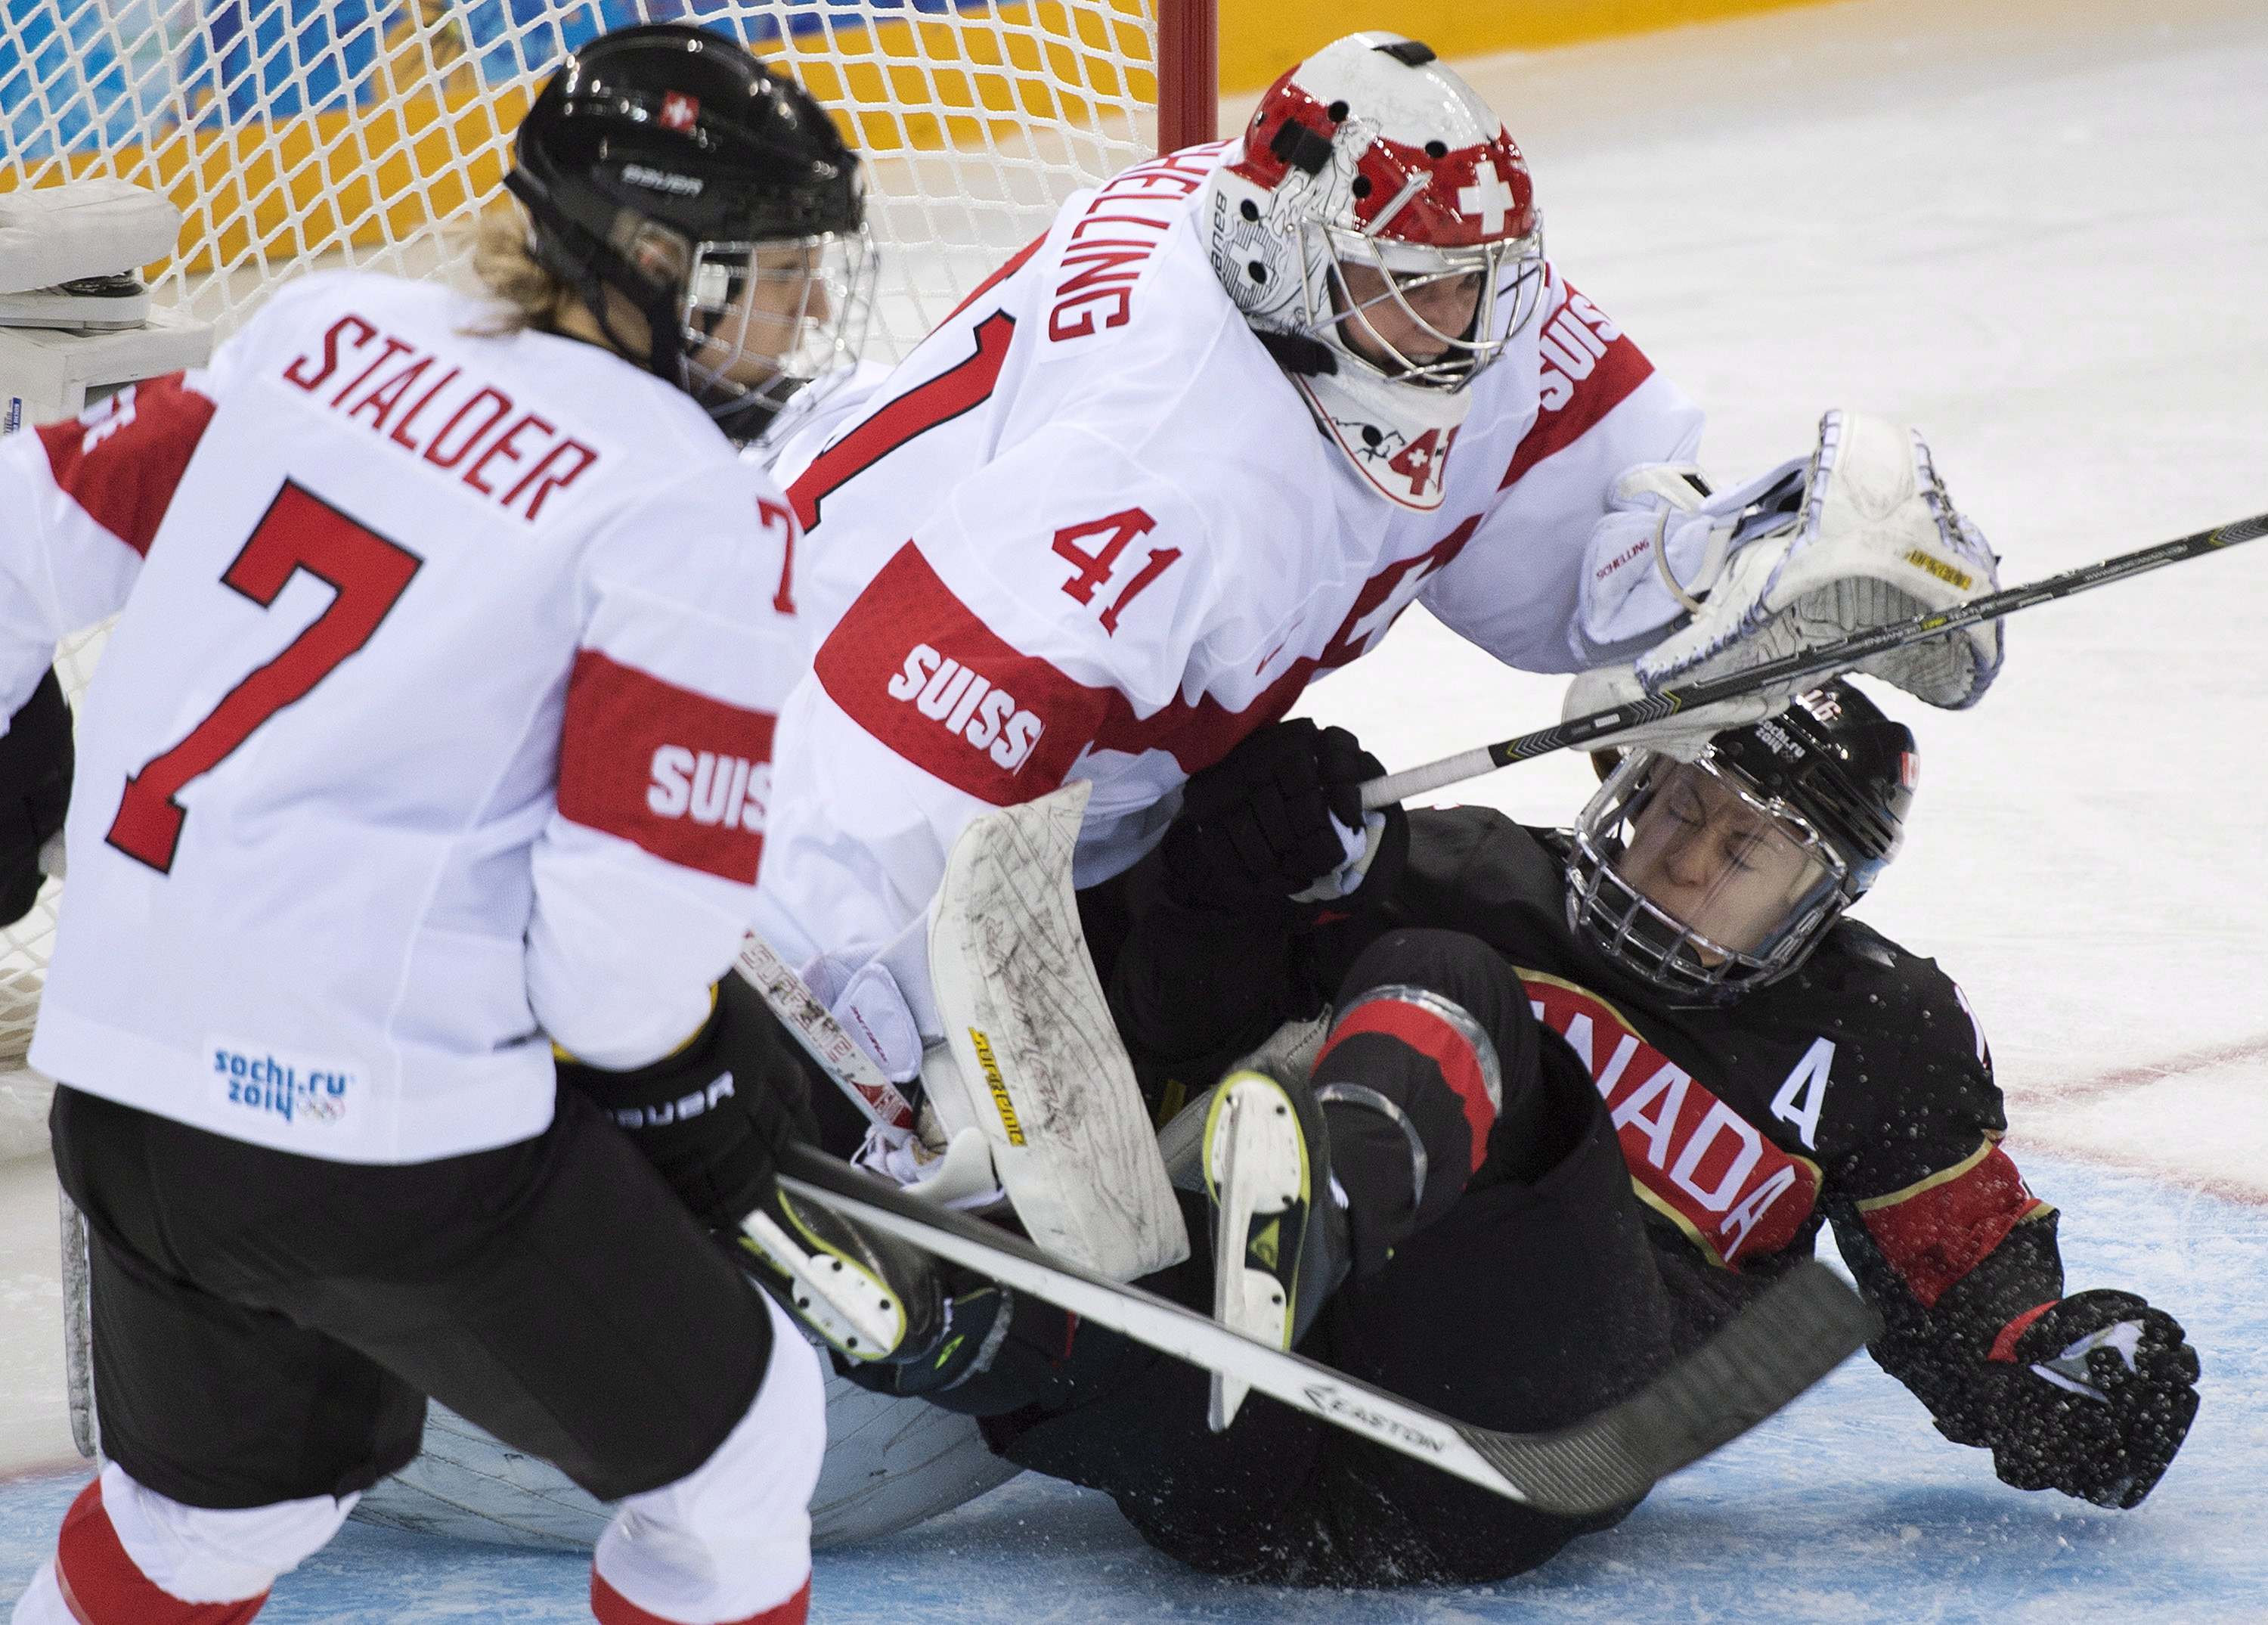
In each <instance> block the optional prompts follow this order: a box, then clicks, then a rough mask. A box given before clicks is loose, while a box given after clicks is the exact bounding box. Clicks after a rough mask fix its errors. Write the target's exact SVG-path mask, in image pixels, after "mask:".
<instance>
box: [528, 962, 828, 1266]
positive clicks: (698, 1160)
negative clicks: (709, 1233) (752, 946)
mask: <svg viewBox="0 0 2268 1625" xmlns="http://www.w3.org/2000/svg"><path fill="white" fill-rule="evenodd" d="M791 1042H792V1040H791V1039H789V1038H788V1037H787V1036H786V1034H784V1032H782V1031H781V1030H780V1026H779V1023H778V1022H777V1021H776V1020H774V1019H773V1016H772V1013H771V1012H770V1010H769V1009H767V1008H764V1001H763V995H762V994H761V993H758V992H757V991H756V990H755V988H753V987H751V986H748V985H747V982H745V981H743V980H742V979H740V977H738V976H730V975H728V976H726V977H725V979H724V980H723V981H721V982H719V983H718V985H717V1008H715V1009H714V1010H712V1011H711V1013H710V1016H709V1019H708V1021H707V1022H706V1023H703V1026H702V1028H701V1030H700V1031H699V1032H697V1033H696V1034H695V1035H694V1036H693V1038H691V1039H690V1040H689V1042H688V1043H687V1044H686V1045H685V1046H684V1047H683V1048H682V1049H680V1050H678V1051H677V1052H676V1053H674V1054H670V1055H665V1056H663V1057H662V1058H661V1059H660V1060H657V1061H655V1062H653V1063H652V1065H650V1066H644V1067H636V1068H634V1069H633V1070H630V1071H628V1072H607V1071H602V1070H601V1069H600V1068H599V1067H587V1066H585V1065H583V1064H582V1063H581V1062H579V1061H567V1060H563V1061H562V1062H561V1063H560V1066H559V1081H560V1082H562V1083H563V1084H565V1085H566V1086H567V1087H568V1088H570V1089H577V1090H579V1091H580V1092H582V1093H583V1094H585V1095H587V1096H589V1097H591V1099H593V1101H595V1102H597V1103H598V1105H599V1107H600V1110H601V1111H603V1112H606V1114H607V1115H608V1117H611V1118H612V1119H615V1122H616V1123H618V1124H620V1125H621V1126H622V1129H623V1131H624V1132H625V1133H627V1134H629V1135H630V1138H631V1139H632V1140H634V1141H637V1147H638V1149H640V1150H641V1151H643V1152H644V1153H645V1156H646V1160H647V1161H648V1162H651V1163H652V1164H653V1165H654V1168H655V1169H656V1170H657V1171H659V1173H660V1175H661V1177H662V1178H665V1179H666V1180H667V1181H669V1185H670V1188H671V1189H673V1190H674V1191H675V1192H676V1193H678V1195H679V1196H680V1197H681V1198H682V1199H683V1200H684V1202H685V1205H686V1206H687V1207H689V1208H691V1209H693V1212H694V1214H695V1215H696V1217H698V1218H699V1219H700V1220H701V1221H702V1222H703V1223H705V1224H707V1225H708V1226H709V1227H710V1228H711V1229H712V1230H726V1231H733V1230H739V1229H740V1221H741V1220H742V1219H743V1218H745V1217H747V1215H749V1214H750V1213H753V1212H754V1211H755V1209H756V1208H759V1207H761V1206H762V1205H764V1204H765V1203H766V1202H767V1201H768V1200H770V1197H771V1194H772V1190H773V1186H772V1175H773V1173H774V1172H775V1171H776V1170H777V1155H778V1148H779V1146H780V1145H781V1144H782V1143H783V1142H784V1141H787V1140H790V1139H799V1140H806V1141H808V1140H815V1139H817V1138H818V1134H819V1126H818V1123H817V1121H816V1120H815V1119H814V1118H813V1116H812V1112H811V1095H810V1090H809V1088H808V1086H807V1085H806V1082H805V1077H804V1073H803V1068H802V1067H799V1065H798V1064H797V1063H796V1060H795V1058H794V1056H793V1055H792V1053H789V1049H788V1045H789V1044H790V1043H791Z"/></svg>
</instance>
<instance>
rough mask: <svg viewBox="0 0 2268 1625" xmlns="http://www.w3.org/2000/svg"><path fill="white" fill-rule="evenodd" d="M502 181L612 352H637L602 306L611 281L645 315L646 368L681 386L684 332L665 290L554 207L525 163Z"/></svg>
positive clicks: (633, 356)
mask: <svg viewBox="0 0 2268 1625" xmlns="http://www.w3.org/2000/svg"><path fill="white" fill-rule="evenodd" d="M504 185H505V187H506V188H509V189H510V191H511V192H512V196H515V197H517V198H519V201H520V202H521V203H524V204H525V205H527V211H528V213H529V214H530V215H532V216H534V219H535V223H536V227H537V232H538V237H539V240H540V241H541V245H542V247H543V249H544V250H545V251H546V257H548V258H549V259H551V260H552V261H553V264H552V266H551V269H552V270H554V271H556V272H557V273H559V274H560V275H561V276H563V277H565V278H566V280H567V283H568V284H569V285H570V286H571V288H573V290H574V292H575V297H576V298H577V299H580V300H581V301H582V302H583V307H584V308H585V309H586V310H588V311H589V312H590V313H591V317H592V320H593V321H596V322H597V323H598V324H599V331H600V332H601V333H603V334H605V335H606V336H607V342H608V343H610V344H612V345H613V346H614V347H615V351H617V352H618V353H620V354H622V355H623V356H626V357H629V358H631V359H634V360H635V359H639V357H638V354H637V349H636V348H635V347H634V346H633V345H631V344H630V343H628V342H627V341H625V340H624V339H623V337H622V335H621V334H619V333H617V332H615V325H614V322H613V321H612V319H611V314H610V313H609V311H608V306H609V304H610V303H611V301H610V300H609V299H608V298H607V290H608V288H609V287H611V288H613V289H614V290H615V292H618V293H620V294H621V295H622V297H623V298H624V299H628V300H629V301H630V305H631V307H633V308H634V309H636V310H637V313H638V314H640V315H642V316H644V318H645V321H646V331H647V336H648V342H647V345H646V352H645V355H644V358H643V359H644V363H645V368H646V371H648V372H650V373H652V374H653V375H654V376H655V377H656V378H659V379H660V380H662V381H663V382H664V383H666V384H669V385H670V386H672V387H673V388H684V384H685V380H684V366H683V365H682V362H683V357H684V336H683V334H681V332H680V331H679V330H678V328H679V317H678V314H677V309H676V306H675V305H674V302H673V301H672V300H671V299H670V297H669V295H668V294H667V293H666V292H659V293H658V292H656V290H655V288H654V285H653V284H652V282H651V281H649V280H648V279H647V278H646V277H644V276H643V275H642V274H641V273H640V272H639V271H638V270H637V268H636V267H635V266H633V265H631V264H630V262H629V261H628V260H626V259H624V258H623V257H622V254H621V252H620V251H619V250H617V249H616V248H615V246H614V245H613V244H612V243H610V242H608V241H607V240H605V239H604V238H602V237H600V236H599V235H598V234H597V233H595V232H593V231H591V230H589V229H588V228H586V227H585V225H583V224H582V222H581V221H579V220H577V219H576V218H573V217H572V216H571V215H570V214H568V213H567V212H566V211H564V210H563V209H560V208H558V207H557V206H556V203H554V201H553V199H552V198H551V196H550V194H549V189H548V188H545V187H544V186H543V185H542V183H541V181H537V180H535V179H534V177H532V176H531V175H529V174H527V171H526V170H525V169H514V170H512V172H511V173H510V174H506V175H505V176H504Z"/></svg>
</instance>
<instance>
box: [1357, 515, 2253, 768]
mask: <svg viewBox="0 0 2268 1625" xmlns="http://www.w3.org/2000/svg"><path fill="white" fill-rule="evenodd" d="M2261 536H2268V513H2256V514H2254V515H2253V516H2252V517H2251V518H2250V519H2240V520H2238V521H2236V522H2235V523H2234V524H2229V525H2222V526H2220V527H2217V528H2214V529H2212V530H2200V531H2198V533H2197V534H2196V535H2195V536H2183V537H2182V538H2181V539H2180V540H2179V541H2177V542H2161V543H2159V544H2158V545H2157V546H2155V547H2146V548H2142V549H2140V550H2137V551H2135V552H2132V553H2121V554H2119V555H2118V556H2117V558H2106V559H2104V560H2103V561H2102V563H2101V564H2095V565H2087V566H2086V567H2084V568H2083V569H2079V570H2067V571H2066V572H2064V573H2063V574H2061V575H2051V576H2049V577H2048V578H2047V579H2046V580H2040V581H2034V582H2032V583H2030V584H2029V585H2028V586H2024V587H2007V588H2004V589H2002V590H2001V591H1999V592H1997V593H1988V594H1987V595H1985V596H1984V597H1982V598H1977V599H1972V600H1970V602H1967V603H1965V604H1962V606H1961V607H1960V608H1959V609H1945V610H1937V611H1932V612H1930V613H1928V614H1924V615H1917V616H1914V617H1911V618H1909V619H1907V620H1903V621H1892V622H1889V624H1886V625H1881V626H1876V627H1873V628H1871V629H1869V630H1868V631H1866V632H1853V633H1852V635H1851V636H1849V637H1848V638H1839V639H1836V641H1834V642H1833V643H1823V644H1821V645H1819V646H1817V647H1815V648H1809V649H1798V650H1797V651H1796V652H1795V653H1794V654H1783V655H1781V656H1780V657H1779V658H1778V660H1772V661H1764V663H1763V664H1762V665H1760V666H1749V667H1745V668H1742V669H1741V670H1739V671H1734V672H1727V673H1726V674H1725V675H1724V676H1720V677H1705V678H1704V679H1702V680H1701V681H1700V682H1698V683H1686V684H1685V685H1684V686H1683V687H1681V688H1674V689H1665V690H1663V691H1661V693H1659V694H1655V695H1652V696H1649V697H1648V698H1645V699H1640V700H1634V701H1632V702H1631V704H1629V705H1617V706H1616V707H1615V708H1614V709H1613V710H1611V711H1594V712H1593V713H1590V714H1589V715H1588V716H1582V717H1575V718H1572V719H1571V720H1567V721H1565V722H1561V723H1559V724H1558V725H1557V726H1556V727H1552V728H1538V729H1537V730H1536V731H1535V733H1533V734H1522V735H1520V736H1519V737H1518V738H1517V739H1507V740H1504V741H1502V742H1499V743H1497V744H1493V745H1483V746H1481V747H1479V748H1478V749H1476V750H1464V751H1460V752H1459V753H1458V754H1456V755H1455V756H1449V757H1442V758H1441V759H1440V761H1438V762H1428V763H1426V764H1425V765H1424V766H1423V767H1413V768H1410V769H1409V770H1408V771H1406V772H1399V773H1388V774H1387V775H1386V776H1385V777H1384V778H1382V779H1372V780H1370V781H1369V782H1368V783H1367V784H1366V785H1364V786H1363V787H1362V804H1363V806H1364V808H1365V809H1373V808H1379V807H1390V806H1392V805H1393V804H1394V803H1395V802H1396V801H1402V800H1403V799H1404V798H1406V797H1409V796H1412V795H1422V794H1425V792H1426V791H1428V790H1438V789H1440V788H1441V787H1443V786H1445V785H1453V784H1455V783H1457V782H1459V781H1460V780H1462V779H1476V778H1478V777H1479V776H1480V775H1481V774H1483V773H1491V772H1495V771H1496V770H1497V769H1498V768H1499V767H1510V766H1511V765H1512V764H1513V763H1515V762H1527V761H1532V760H1534V759H1535V757H1539V756H1549V755H1550V753H1551V752H1553V751H1554V750H1566V749H1567V748H1568V747H1570V746H1572V745H1583V744H1588V743H1590V742H1592V741H1594V740H1598V739H1604V738H1608V737H1609V736H1611V735H1616V734H1620V733H1623V732H1625V731H1626V730H1628V729H1631V728H1641V727H1643V726H1645V725H1646V723H1649V722H1659V721H1661V720H1664V719H1665V718H1668V717H1673V716H1675V715H1676V714H1677V713H1679V712H1681V711H1689V710H1692V709H1695V708H1697V707H1699V706H1702V705H1710V704H1712V703H1713V702H1714V701H1717V700H1720V699H1737V698H1740V697H1741V696H1742V695H1745V694H1755V693H1758V692H1761V691H1764V690H1765V689H1768V688H1771V687H1772V686H1773V685H1774V684H1776V683H1786V682H1787V681H1789V680H1790V679H1792V678H1796V677H1809V676H1823V675H1824V674H1826V673H1829V672H1837V671H1848V670H1849V669H1851V668H1852V667H1853V666H1856V665H1857V664H1858V663H1859V661H1863V660H1866V659H1867V658H1868V657H1869V656H1871V655H1875V654H1882V653H1883V652H1884V651H1886V650H1889V649H1896V648H1903V647H1904V646H1905V645H1907V644H1910V643H1919V642H1921V641H1922V640H1923V639H1926V638H1935V637H1938V636H1940V635H1941V634H1943V633H1946V632H1958V631H1960V630H1961V628H1962V627H1964V626H1973V625H1975V624H1977V622H1978V621H1991V620H1998V619H1999V617H2002V616H2004V615H2013V614H2014V613H2015V612H2016V611H2017V610H2019V609H2030V608H2031V607H2032V606H2033V605H2034V604H2038V603H2047V602H2051V600H2054V599H2058V598H2069V597H2071V596H2072V595H2074V594H2077V593H2083V592H2086V591H2087V590H2088V588H2090V587H2106V586H2108V585H2110V583H2111V582H2113V581H2123V580H2125V579H2126V578H2127V577H2129V576H2134V575H2140V574H2142V573H2143V572H2146V571H2150V570H2156V569H2158V568H2160V567H2161V566H2162V565H2177V564H2180V563H2181V562H2182V561H2183V559H2185V558H2199V557H2201V556H2203V555H2204V554H2206V553H2217V552H2219V551H2220V550H2222V549H2223V548H2229V547H2235V545H2236V544H2237V543H2240V542H2252V541H2257V540H2258V539H2259V538H2260V537H2261Z"/></svg>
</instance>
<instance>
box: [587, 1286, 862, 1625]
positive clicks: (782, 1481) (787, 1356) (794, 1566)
mask: <svg viewBox="0 0 2268 1625" xmlns="http://www.w3.org/2000/svg"><path fill="white" fill-rule="evenodd" d="M764 1307H765V1309H766V1311H768V1312H769V1313H770V1316H771V1320H772V1356H771V1363H770V1365H769V1366H767V1367H766V1368H765V1370H764V1385H763V1386H762V1388H760V1389H758V1390H757V1391H756V1399H755V1404H753V1405H751V1406H749V1407H748V1412H747V1415H745V1416H743V1417H741V1418H740V1423H739V1425H738V1426H736V1427H734V1428H733V1431H732V1432H731V1433H729V1434H727V1435H725V1442H724V1443H723V1444H719V1445H718V1447H717V1449H716V1450H715V1451H714V1452H713V1453H711V1456H710V1458H709V1459H708V1460H706V1461H704V1462H703V1463H702V1464H701V1465H700V1466H698V1467H696V1468H695V1469H694V1470H693V1471H692V1472H690V1473H689V1474H686V1475H685V1476H684V1477H683V1478H681V1479H679V1480H678V1481H676V1482H675V1483H674V1484H665V1485H663V1486H662V1487H661V1488H659V1489H650V1490H648V1491H646V1492H645V1493H644V1494H643V1495H637V1496H630V1497H628V1498H627V1499H625V1500H624V1501H623V1502H622V1505H621V1509H620V1510H619V1511H617V1512H616V1513H615V1518H614V1521H613V1522H611V1523H609V1524H608V1525H607V1531H606V1533H604V1534H602V1535H600V1537H599V1547H598V1550H597V1551H596V1552H595V1553H594V1554H593V1557H592V1567H593V1568H594V1569H596V1570H598V1573H599V1576H600V1578H601V1579H603V1580H605V1581H606V1583H607V1584H608V1585H611V1586H613V1587H614V1589H615V1591H616V1592H619V1593H620V1594H621V1595H622V1598H623V1599H625V1600H626V1601H629V1602H631V1603H634V1604H636V1605H637V1607H640V1608H643V1609H644V1610H645V1611H646V1612H647V1613H648V1614H659V1616H660V1617H661V1618H663V1619H666V1620H681V1621H703V1622H705V1621H726V1620H745V1619H747V1618H749V1617H750V1616H751V1615H754V1614H761V1613H762V1612H763V1611H764V1610H766V1609H769V1608H773V1607H777V1606H778V1605H779V1604H781V1603H783V1602H785V1601H786V1600H787V1599H789V1598H791V1597H792V1596H794V1595H795V1594H796V1592H799V1591H800V1590H802V1589H803V1585H804V1583H805V1582H806V1580H808V1579H809V1578H810V1577H811V1512H810V1503H811V1491H812V1487H813V1486H814V1484H816V1483H817V1482H818V1481H819V1466H820V1459H821V1456H822V1455H823V1454H824V1453H825V1451H826V1447H827V1421H826V1406H827V1401H826V1390H825V1385H824V1383H823V1382H822V1381H821V1377H820V1371H819V1356H818V1355H815V1354H814V1353H813V1351H812V1348H811V1345H810V1344H809V1343H806V1341H804V1340H803V1334H802V1333H800V1332H799V1331H797V1330H796V1327H795V1323H794V1322H793V1321H792V1320H790V1319H789V1318H787V1315H786V1313H785V1312H784V1311H783V1310H781V1308H780V1307H779V1305H778V1304H775V1303H773V1302H771V1301H770V1299H769V1298H767V1299H766V1300H765V1302H764Z"/></svg>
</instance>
